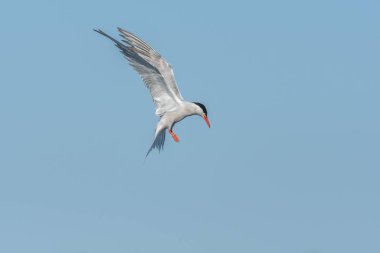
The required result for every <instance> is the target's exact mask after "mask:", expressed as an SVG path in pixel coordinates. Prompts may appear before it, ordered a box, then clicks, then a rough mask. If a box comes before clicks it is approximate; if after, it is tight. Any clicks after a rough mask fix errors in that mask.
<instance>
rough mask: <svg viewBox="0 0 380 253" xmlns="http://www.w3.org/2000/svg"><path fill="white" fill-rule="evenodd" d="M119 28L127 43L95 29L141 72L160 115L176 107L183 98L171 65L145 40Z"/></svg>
mask: <svg viewBox="0 0 380 253" xmlns="http://www.w3.org/2000/svg"><path fill="white" fill-rule="evenodd" d="M118 30H119V31H120V33H121V36H122V37H123V40H122V41H123V42H124V43H125V44H124V43H121V42H119V41H117V40H116V39H114V38H112V37H111V36H109V35H108V34H106V33H104V32H103V31H101V30H95V31H96V32H98V33H100V34H102V35H104V36H106V37H107V38H109V39H111V40H112V41H113V42H115V44H116V46H117V47H118V48H119V49H120V51H121V52H122V53H123V54H124V56H125V57H126V58H127V60H128V61H129V64H130V65H131V66H132V67H133V68H134V69H135V70H136V71H137V72H138V73H139V75H140V76H141V78H142V79H143V81H144V83H145V85H146V87H147V88H148V89H149V91H150V95H151V96H152V98H153V102H154V104H155V106H156V114H157V115H158V116H162V115H163V114H164V113H166V112H168V111H171V110H173V109H175V108H176V107H177V105H178V103H180V102H181V101H182V100H183V98H182V96H181V94H180V92H179V90H178V87H177V84H176V81H175V79H174V74H173V70H172V68H171V66H170V65H169V64H168V63H167V62H166V61H165V60H164V59H163V58H162V57H161V55H160V54H158V53H157V52H156V51H155V50H154V49H153V48H151V47H150V46H149V45H148V44H146V43H145V42H144V41H142V40H141V39H139V38H138V37H136V36H135V35H133V34H132V33H130V32H128V31H125V30H123V29H121V28H118Z"/></svg>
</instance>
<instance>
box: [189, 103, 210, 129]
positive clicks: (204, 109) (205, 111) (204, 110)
mask: <svg viewBox="0 0 380 253" xmlns="http://www.w3.org/2000/svg"><path fill="white" fill-rule="evenodd" d="M193 103H194V104H196V105H197V106H199V107H200V108H201V109H202V111H203V115H202V118H203V119H204V120H205V121H206V124H207V126H208V127H210V121H209V120H208V118H207V109H206V106H205V105H204V104H202V103H198V102H193Z"/></svg>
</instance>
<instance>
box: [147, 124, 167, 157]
mask: <svg viewBox="0 0 380 253" xmlns="http://www.w3.org/2000/svg"><path fill="white" fill-rule="evenodd" d="M164 144H165V128H164V129H162V130H161V131H159V132H158V133H157V134H156V138H155V139H154V142H153V144H152V146H151V147H150V149H149V150H148V152H147V153H146V156H145V158H146V157H148V155H149V153H150V151H152V149H154V148H157V149H158V151H159V152H160V151H161V150H163V149H164Z"/></svg>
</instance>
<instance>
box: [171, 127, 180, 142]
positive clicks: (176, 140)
mask: <svg viewBox="0 0 380 253" xmlns="http://www.w3.org/2000/svg"><path fill="white" fill-rule="evenodd" d="M169 134H170V135H171V136H172V137H173V140H174V141H175V142H179V138H178V136H177V135H176V134H175V133H174V132H173V131H172V130H170V129H169Z"/></svg>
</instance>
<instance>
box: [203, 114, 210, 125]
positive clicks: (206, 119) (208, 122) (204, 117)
mask: <svg viewBox="0 0 380 253" xmlns="http://www.w3.org/2000/svg"><path fill="white" fill-rule="evenodd" d="M202 117H203V119H204V120H205V121H206V124H207V126H208V128H210V121H208V118H207V116H206V114H203V116H202Z"/></svg>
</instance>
